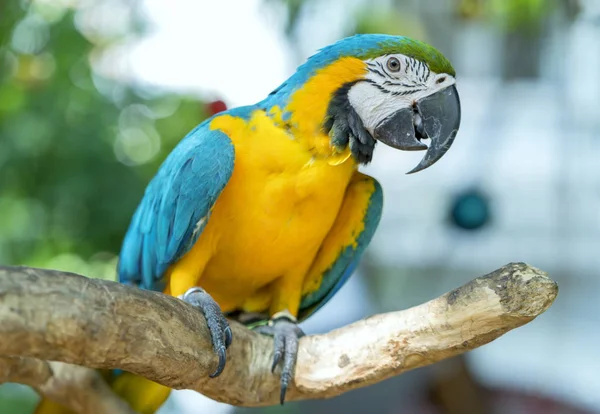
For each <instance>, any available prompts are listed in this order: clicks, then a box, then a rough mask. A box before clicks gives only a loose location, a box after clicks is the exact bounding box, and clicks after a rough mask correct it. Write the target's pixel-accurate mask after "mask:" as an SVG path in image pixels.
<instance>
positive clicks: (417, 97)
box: [111, 34, 460, 413]
mask: <svg viewBox="0 0 600 414" xmlns="http://www.w3.org/2000/svg"><path fill="white" fill-rule="evenodd" d="M459 125H460V102H459V97H458V93H457V90H456V86H455V71H454V69H453V67H452V65H451V63H450V62H449V61H448V60H447V59H446V58H445V57H444V56H443V55H442V54H441V53H440V52H439V51H438V50H436V49H435V48H433V47H431V46H429V45H427V44H425V43H422V42H420V41H417V40H413V39H409V38H406V37H399V36H388V35H376V34H363V35H355V36H352V37H348V38H345V39H343V40H340V41H338V42H336V43H334V44H332V45H330V46H327V47H325V48H323V49H321V50H320V51H318V52H317V53H316V54H315V55H313V56H312V57H310V58H309V59H308V60H307V62H306V63H304V64H303V65H301V66H300V67H299V68H298V69H297V71H296V72H295V73H294V74H293V75H292V76H291V77H290V78H289V79H287V80H286V81H285V82H283V83H282V84H281V85H280V86H279V87H277V88H276V89H275V90H273V91H272V92H271V93H270V94H269V95H268V96H267V97H266V98H265V99H264V100H262V101H260V102H258V103H256V104H254V105H249V106H243V107H238V108H234V109H230V110H227V111H224V112H221V113H218V114H216V115H215V116H213V117H211V118H209V119H207V120H205V121H204V122H202V123H201V124H200V125H198V126H197V127H196V128H195V129H193V130H192V131H191V132H190V133H189V134H188V135H187V136H186V137H185V138H183V139H182V140H181V142H180V143H179V144H178V145H177V147H176V148H175V149H174V150H173V151H172V152H171V153H170V154H169V155H168V157H167V158H166V160H165V161H164V163H163V164H162V165H161V167H160V169H159V170H158V172H157V174H156V176H155V177H154V178H153V179H152V181H151V182H150V184H149V185H148V187H147V189H146V191H145V194H144V196H143V198H142V200H141V202H140V204H139V206H138V208H137V210H136V211H135V214H134V215H133V218H132V220H131V224H130V227H129V229H128V231H127V234H126V236H125V239H124V241H123V245H122V250H121V253H120V256H119V264H118V275H119V280H120V281H121V282H123V283H133V284H135V285H137V286H140V287H142V288H144V289H154V290H160V291H163V292H165V293H167V294H169V295H173V296H178V297H180V298H181V299H182V300H184V301H187V302H189V303H191V304H192V305H194V306H196V307H197V308H198V309H199V310H200V311H201V312H202V313H203V315H204V317H205V318H206V319H207V324H208V327H209V330H210V333H211V337H212V342H213V348H214V352H215V353H216V355H217V356H218V366H217V367H216V369H215V371H214V373H213V374H212V375H211V376H212V377H216V376H218V375H219V374H220V373H221V372H222V371H223V369H224V368H225V361H226V349H227V347H228V346H229V344H231V342H232V340H233V341H235V338H232V334H231V330H230V328H229V324H228V319H232V320H237V321H240V322H242V323H244V324H247V325H249V326H256V325H258V326H257V327H256V328H255V329H257V330H259V332H261V333H263V334H267V335H271V336H273V337H274V355H275V357H274V361H273V369H275V367H277V366H279V365H280V364H281V366H282V370H281V377H280V383H281V402H282V403H283V401H284V398H285V393H286V389H287V387H288V384H289V383H290V381H291V378H292V375H293V372H294V367H295V361H296V353H297V350H298V339H299V337H301V336H302V335H303V332H302V330H301V329H300V328H299V327H298V323H299V322H300V321H302V320H304V319H306V318H307V317H309V316H310V315H312V314H314V313H315V312H316V311H317V310H318V309H319V308H321V307H322V306H323V305H324V304H325V303H326V302H327V301H328V300H329V299H330V298H331V297H332V296H333V295H334V294H335V293H336V292H337V291H338V290H339V289H340V288H341V287H342V285H343V284H344V283H345V282H346V280H347V279H348V278H349V277H350V275H351V274H352V272H353V271H354V269H355V267H356V265H357V263H358V262H359V260H360V258H361V255H362V254H363V252H364V251H365V248H366V247H367V245H368V244H369V242H370V241H371V238H372V237H373V234H374V232H375V230H376V228H377V226H378V223H379V220H380V217H381V211H382V204H383V195H382V189H381V186H380V185H379V183H378V182H377V181H376V180H375V179H374V178H372V177H369V176H367V175H364V174H362V173H360V172H359V171H358V168H359V167H360V166H361V165H365V164H368V163H369V162H370V161H371V160H372V157H373V151H374V149H375V146H376V143H377V142H378V141H379V142H382V143H383V144H386V145H389V146H391V147H393V148H395V149H399V150H405V151H425V155H424V157H423V158H422V160H421V161H420V163H419V164H418V165H417V166H416V167H415V168H414V169H413V170H411V171H409V173H414V172H417V171H420V170H423V169H425V168H427V167H429V166H431V165H433V164H434V163H435V162H436V161H438V160H439V159H440V158H441V157H442V156H443V155H444V154H445V153H446V151H448V149H449V148H450V146H451V145H452V142H453V141H454V139H455V137H456V134H457V131H458V128H459ZM424 141H427V142H428V144H429V145H427V144H426V143H425V142H424ZM264 322H268V323H266V324H265V323H264ZM111 381H112V386H113V388H114V389H115V391H116V392H118V393H119V394H120V395H121V396H123V397H124V398H125V399H126V400H127V401H128V402H129V403H130V404H131V406H132V407H133V409H134V410H136V411H138V412H140V413H154V412H155V411H156V410H157V409H158V408H159V407H160V406H161V405H162V403H163V402H164V401H165V400H166V398H167V397H168V395H169V392H170V390H169V389H168V388H166V387H164V386H162V385H159V384H157V383H153V382H151V381H149V380H146V379H144V378H142V377H139V376H135V375H133V374H130V373H126V372H123V373H119V374H118V375H115V376H114V378H113V379H112V380H111Z"/></svg>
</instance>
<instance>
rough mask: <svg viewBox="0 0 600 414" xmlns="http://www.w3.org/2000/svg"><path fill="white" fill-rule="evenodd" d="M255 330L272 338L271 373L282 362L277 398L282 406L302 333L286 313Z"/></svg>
mask: <svg viewBox="0 0 600 414" xmlns="http://www.w3.org/2000/svg"><path fill="white" fill-rule="evenodd" d="M255 330H256V331H257V332H259V333H261V334H264V335H269V336H272V337H273V340H274V356H273V366H272V367H271V371H272V372H275V368H277V365H279V362H281V361H283V367H282V369H281V382H280V383H281V393H280V396H279V402H280V403H281V404H283V402H284V401H285V393H286V391H287V388H288V385H289V383H290V381H291V379H292V377H293V375H294V369H295V367H296V357H297V355H298V342H299V339H300V338H302V337H303V336H304V332H303V331H302V329H300V328H299V327H298V323H297V321H296V318H295V317H294V316H292V315H291V314H290V313H289V312H287V311H283V312H278V313H276V314H275V315H273V317H271V320H270V321H269V324H268V325H263V326H258V327H256V328H255Z"/></svg>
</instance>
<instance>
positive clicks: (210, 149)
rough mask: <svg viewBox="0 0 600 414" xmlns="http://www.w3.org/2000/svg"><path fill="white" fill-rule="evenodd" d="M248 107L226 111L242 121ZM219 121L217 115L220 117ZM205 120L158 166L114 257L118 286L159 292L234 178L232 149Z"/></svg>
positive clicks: (227, 138) (249, 109)
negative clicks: (116, 256) (167, 273)
mask: <svg viewBox="0 0 600 414" xmlns="http://www.w3.org/2000/svg"><path fill="white" fill-rule="evenodd" d="M254 109H255V108H253V107H242V108H236V109H235V110H231V111H228V113H229V114H230V115H232V116H239V117H244V118H247V117H248V116H249V114H250V113H251V112H252V111H253V110H254ZM219 115H222V113H221V114H219ZM210 120H211V119H208V120H206V121H205V122H203V123H202V124H200V125H198V126H197V127H196V128H195V129H194V130H192V131H191V132H190V133H189V134H188V135H187V136H186V137H185V138H184V139H183V140H181V142H180V143H179V144H178V145H177V146H176V147H175V149H174V150H173V151H172V152H171V153H170V154H169V156H168V157H167V158H166V160H165V161H164V162H163V164H162V165H161V167H160V169H159V170H158V173H157V174H156V176H155V177H154V178H153V179H152V181H151V182H150V184H149V185H148V188H147V189H146V192H145V193H144V197H143V198H142V201H141V202H140V205H139V206H138V208H137V210H136V212H135V214H134V216H133V219H132V221H131V224H130V226H129V229H128V231H127V234H126V235H125V239H124V241H123V246H122V248H121V253H120V255H119V258H120V260H119V265H118V274H119V281H120V282H123V283H132V284H135V285H139V286H141V287H142V288H144V289H154V290H162V289H163V288H164V281H163V280H162V277H163V275H164V273H165V271H166V270H167V268H168V267H169V266H170V265H171V264H172V263H174V262H175V261H177V260H178V259H179V258H181V257H182V256H183V255H184V254H185V253H187V252H188V251H189V249H190V248H191V247H192V246H193V244H194V242H195V241H196V240H197V239H198V237H199V236H200V234H201V233H202V230H203V228H204V224H205V222H206V220H204V223H203V224H201V225H198V223H199V222H200V220H202V219H203V218H205V219H207V218H208V215H209V214H210V210H211V208H212V207H213V205H214V203H215V202H216V200H217V198H218V197H219V195H220V194H221V191H223V189H224V188H225V185H226V184H227V182H228V181H229V178H230V177H231V174H232V172H233V165H234V159H235V153H234V147H233V144H232V143H231V140H230V139H229V137H228V136H227V135H225V134H224V133H223V132H221V131H211V130H210V129H209V123H210Z"/></svg>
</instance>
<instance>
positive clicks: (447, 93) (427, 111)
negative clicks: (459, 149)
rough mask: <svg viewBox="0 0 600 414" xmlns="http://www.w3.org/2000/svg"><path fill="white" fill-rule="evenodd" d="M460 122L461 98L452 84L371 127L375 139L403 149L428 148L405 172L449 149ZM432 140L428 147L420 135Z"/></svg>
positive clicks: (424, 165) (422, 166)
mask: <svg viewBox="0 0 600 414" xmlns="http://www.w3.org/2000/svg"><path fill="white" fill-rule="evenodd" d="M459 126H460V100H459V98H458V92H457V91H456V87H455V86H454V85H452V86H449V87H447V88H445V89H442V90H440V91H438V92H436V93H434V94H431V95H429V96H426V97H424V98H421V99H419V100H418V101H416V102H415V104H414V107H413V108H404V109H400V110H399V111H397V112H395V113H393V114H392V115H391V116H390V117H388V118H386V119H385V120H383V121H382V122H381V123H380V124H379V125H378V126H377V127H376V128H375V130H374V131H373V133H374V137H375V139H377V140H378V141H381V142H383V143H384V144H387V145H389V146H390V147H393V148H397V149H400V150H404V151H423V150H427V152H426V153H425V156H424V157H423V159H422V160H421V162H420V163H419V165H417V166H416V167H415V168H413V169H412V170H411V171H409V172H408V174H412V173H415V172H417V171H421V170H424V169H425V168H427V167H430V166H432V165H433V164H435V162H436V161H437V160H439V159H440V158H442V157H443V156H444V154H445V153H446V152H447V151H448V150H449V149H450V146H451V145H452V142H454V138H456V133H457V132H458V128H459ZM427 138H429V139H430V140H431V142H430V144H429V147H427V145H425V144H423V143H422V142H421V139H427Z"/></svg>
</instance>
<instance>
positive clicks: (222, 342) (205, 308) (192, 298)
mask: <svg viewBox="0 0 600 414" xmlns="http://www.w3.org/2000/svg"><path fill="white" fill-rule="evenodd" d="M182 299H183V301H184V302H187V303H189V304H190V305H192V306H194V307H196V308H198V309H199V310H200V311H201V312H202V314H203V315H204V317H205V318H206V324H207V325H208V330H209V331H210V336H211V338H212V344H213V350H214V352H215V354H217V356H218V357H219V364H218V365H217V369H216V370H215V372H213V373H212V374H210V377H211V378H215V377H218V376H219V375H221V373H222V372H223V369H225V362H226V360H227V354H226V352H225V351H226V350H227V348H229V346H230V345H231V341H232V339H233V337H232V333H231V328H230V327H229V323H228V322H227V319H226V318H225V316H224V315H223V312H221V308H220V307H219V305H218V304H217V302H215V300H214V299H213V298H212V297H211V296H210V295H209V294H208V293H206V291H204V290H203V289H200V288H198V287H194V288H192V289H190V290H188V291H187V292H186V293H185V294H184V295H183V298H182Z"/></svg>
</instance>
